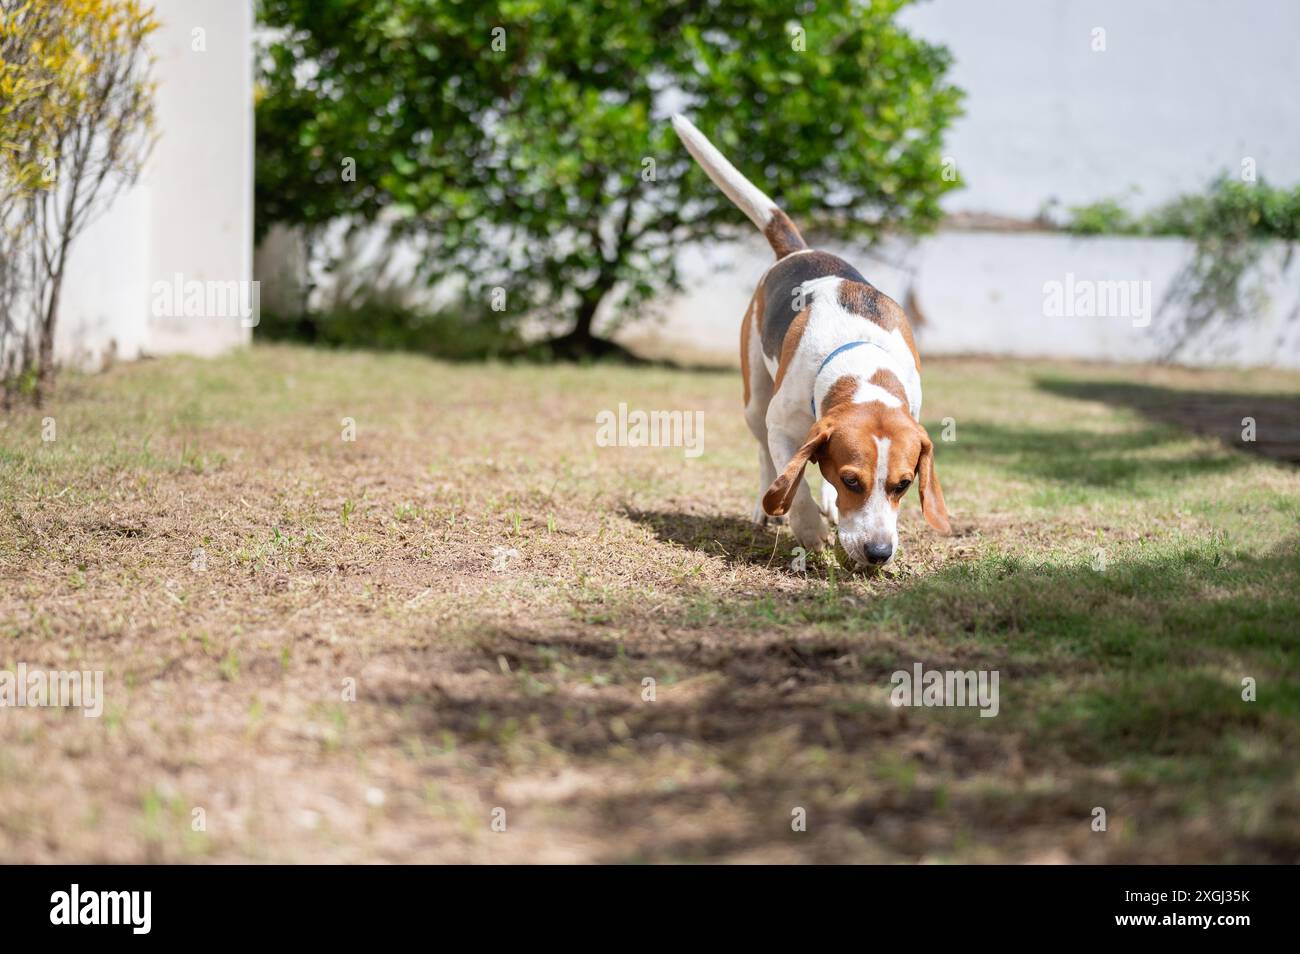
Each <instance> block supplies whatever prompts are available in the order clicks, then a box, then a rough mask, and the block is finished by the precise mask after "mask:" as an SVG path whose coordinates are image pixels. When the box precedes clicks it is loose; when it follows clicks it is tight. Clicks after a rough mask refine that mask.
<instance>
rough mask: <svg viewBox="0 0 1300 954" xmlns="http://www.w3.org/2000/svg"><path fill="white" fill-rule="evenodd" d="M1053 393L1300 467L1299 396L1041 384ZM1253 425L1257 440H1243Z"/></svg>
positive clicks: (1147, 386) (1120, 384)
mask: <svg viewBox="0 0 1300 954" xmlns="http://www.w3.org/2000/svg"><path fill="white" fill-rule="evenodd" d="M1035 383H1036V384H1037V386H1038V387H1039V388H1040V389H1041V390H1044V391H1047V392H1048V393H1050V394H1055V395H1059V396H1061V397H1069V398H1077V399H1079V400H1082V401H1100V402H1103V403H1105V404H1111V405H1114V406H1118V407H1126V408H1130V409H1132V410H1135V411H1137V412H1138V413H1140V414H1142V415H1144V416H1145V417H1147V418H1150V419H1151V420H1153V421H1159V422H1161V423H1162V424H1173V425H1177V426H1179V427H1185V428H1188V429H1189V430H1192V431H1195V432H1196V433H1198V434H1206V435H1209V436H1211V437H1216V438H1218V439H1219V440H1220V441H1222V442H1223V443H1224V444H1225V445H1227V446H1228V447H1231V448H1234V449H1235V450H1244V451H1249V452H1251V453H1254V454H1259V455H1261V456H1263V457H1267V458H1269V459H1271V460H1277V461H1284V462H1286V463H1289V464H1300V395H1295V394H1250V393H1237V392H1228V391H1188V390H1180V389H1177V388H1165V387H1158V386H1155V385H1150V384H1134V383H1131V382H1127V381H1073V380H1060V379H1055V378H1050V379H1039V380H1038V381H1037V382H1035ZM1246 418H1251V419H1253V420H1254V421H1255V440H1253V441H1248V440H1243V439H1242V434H1243V431H1244V429H1245V426H1246V425H1244V424H1243V419H1246Z"/></svg>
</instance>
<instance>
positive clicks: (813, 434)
mask: <svg viewBox="0 0 1300 954" xmlns="http://www.w3.org/2000/svg"><path fill="white" fill-rule="evenodd" d="M830 436H831V428H830V426H829V425H826V424H822V423H820V422H819V423H816V424H814V425H813V426H812V430H810V431H809V432H808V437H807V438H805V439H804V442H803V446H802V447H800V448H799V449H798V450H797V451H795V452H794V456H793V457H791V458H790V463H788V464H786V465H785V470H783V471H781V473H780V474H778V475H777V478H776V480H774V481H772V486H771V487H768V488H767V493H765V494H763V511H764V513H766V514H767V515H768V516H769V517H779V516H781V515H782V514H784V513H785V512H786V511H787V510H789V509H790V504H792V503H793V502H794V494H795V491H796V490H798V489H799V481H801V480H803V469H804V467H805V466H806V465H807V464H808V461H809V460H810V459H811V458H813V457H815V456H816V455H817V453H818V452H819V451H820V450H821V449H822V448H823V447H824V446H826V441H827V440H829V439H830Z"/></svg>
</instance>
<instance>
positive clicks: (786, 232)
mask: <svg viewBox="0 0 1300 954" xmlns="http://www.w3.org/2000/svg"><path fill="white" fill-rule="evenodd" d="M673 129H675V130H677V135H678V136H679V137H680V138H681V140H682V143H683V144H684V145H685V146H686V151H687V152H689V153H690V154H691V155H692V156H694V157H695V161H696V162H698V163H699V164H700V168H702V169H703V170H704V171H705V172H706V173H708V175H709V178H710V179H712V180H713V183H714V185H716V186H717V187H718V188H719V189H721V190H722V193H723V195H725V196H726V197H727V198H728V199H730V200H731V201H732V202H734V203H736V206H737V207H738V208H739V209H740V211H742V212H744V213H745V214H746V215H747V216H749V220H750V221H751V222H753V223H754V224H755V225H757V226H758V228H759V231H761V232H762V233H763V234H764V235H765V236H767V241H768V243H769V244H770V245H771V246H772V251H774V252H776V257H777V258H785V257H786V256H787V255H789V254H790V253H791V252H797V251H799V250H800V249H805V248H807V247H808V243H807V242H805V241H804V240H803V236H802V235H800V234H799V230H798V229H797V228H795V227H794V223H793V222H791V221H790V217H789V216H788V215H786V214H785V213H784V212H782V211H781V210H780V209H778V208H777V207H776V203H775V202H773V201H772V200H771V199H769V198H768V197H767V196H766V195H764V194H763V192H762V190H760V189H759V188H758V186H756V185H754V183H752V182H750V181H749V180H748V179H746V178H745V177H744V176H742V175H741V174H740V172H739V171H738V170H737V169H736V167H735V166H733V165H732V164H731V163H730V162H728V161H727V157H726V156H724V155H723V154H722V153H720V152H718V149H717V147H716V146H714V145H713V143H711V142H709V140H708V139H706V138H705V136H704V133H702V132H700V131H699V130H698V129H696V128H695V126H694V125H693V124H692V123H691V121H690V120H689V119H687V118H686V117H685V116H683V115H681V114H680V113H678V114H677V115H675V116H673Z"/></svg>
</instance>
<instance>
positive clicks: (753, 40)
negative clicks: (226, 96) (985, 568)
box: [257, 0, 960, 337]
mask: <svg viewBox="0 0 1300 954" xmlns="http://www.w3.org/2000/svg"><path fill="white" fill-rule="evenodd" d="M906 2H907V0H887V2H874V3H863V2H861V0H819V2H815V3H814V2H802V3H794V4H791V3H788V2H776V0H726V2H712V3H699V4H696V3H683V2H680V0H645V2H639V3H609V2H601V0H483V2H480V0H473V2H434V0H262V2H261V17H262V20H263V22H264V24H265V25H266V26H268V27H270V28H271V30H270V32H269V34H268V35H269V36H270V39H269V41H268V42H266V43H265V45H264V48H263V50H262V52H261V56H260V64H261V69H260V82H259V96H258V107H257V123H258V157H257V210H258V226H259V229H261V230H265V229H266V228H267V226H268V225H270V224H271V223H275V222H281V223H289V224H294V225H302V226H306V227H308V228H312V227H318V226H321V225H323V224H324V223H327V222H330V221H332V220H334V219H337V218H338V217H340V216H344V217H353V218H355V219H358V220H361V221H373V220H375V219H382V220H384V221H386V222H388V223H390V224H391V225H392V226H393V228H394V229H395V230H396V231H397V233H398V234H414V235H418V236H419V237H420V238H421V240H422V247H423V248H424V250H425V256H424V270H425V274H426V275H427V276H428V277H429V278H430V280H437V279H440V278H443V277H446V276H449V275H457V276H459V277H460V278H461V279H462V280H463V281H464V282H465V283H466V286H467V290H468V293H469V295H470V296H471V297H477V298H478V300H484V299H485V298H486V296H487V294H488V290H489V289H492V288H494V287H499V288H503V289H505V290H506V293H507V295H508V301H509V307H510V310H511V312H512V313H517V314H523V313H527V314H530V315H533V316H543V317H550V318H557V319H569V320H570V321H574V322H575V324H576V333H577V336H578V337H583V336H585V335H587V334H589V332H590V329H591V321H592V317H593V316H594V314H595V311H596V308H597V306H598V305H599V304H600V303H601V302H602V301H603V300H605V299H606V298H607V296H610V295H611V293H613V294H614V297H615V298H616V300H617V303H618V308H617V311H618V312H619V314H620V315H621V316H625V317H627V316H633V315H635V314H637V312H638V310H639V309H640V307H641V306H642V305H643V304H644V303H645V302H646V301H647V300H648V299H649V298H650V297H651V296H652V295H653V294H655V293H656V292H658V291H660V290H662V288H664V287H665V286H675V285H676V282H677V271H676V265H675V258H674V252H675V251H676V250H677V249H678V247H679V246H680V245H681V244H682V243H683V242H687V241H690V240H692V239H698V238H701V237H704V236H713V235H716V234H717V233H718V232H719V231H720V230H723V229H726V228H729V227H732V226H736V225H737V224H738V223H740V222H741V221H742V218H741V216H740V213H738V212H737V211H736V210H735V209H734V208H733V207H731V205H730V204H729V203H728V202H727V200H726V199H725V198H723V197H722V196H721V195H720V194H719V193H718V192H717V190H716V189H715V188H714V187H713V186H712V185H711V184H710V183H709V182H708V181H707V179H706V178H705V177H704V175H703V173H702V172H700V171H699V170H698V169H696V168H695V167H694V166H693V165H692V163H691V161H690V159H689V157H688V156H687V154H686V152H685V150H684V149H682V148H681V146H680V144H679V143H678V142H677V141H676V139H675V137H674V136H673V133H672V131H671V127H670V126H669V124H668V123H667V122H666V119H667V116H668V114H669V113H670V112H672V111H674V110H678V109H680V110H682V111H685V112H687V113H688V114H689V115H690V116H691V117H692V119H693V120H694V121H695V122H696V123H697V125H699V126H700V127H701V128H702V129H703V130H704V131H705V132H706V133H707V134H708V135H709V136H710V137H711V138H712V139H713V140H714V141H715V142H716V143H717V145H718V146H719V148H721V149H722V150H723V151H724V152H725V153H727V154H728V155H729V156H731V157H732V158H733V159H734V161H735V162H736V164H737V165H738V166H739V168H740V169H741V170H742V171H744V172H745V173H746V174H748V175H750V176H751V177H752V178H753V179H754V180H755V182H757V183H759V184H760V186H761V187H762V188H764V189H765V190H766V191H768V192H769V194H771V195H773V196H774V197H775V198H777V200H778V201H779V202H780V203H781V204H782V206H783V207H784V208H785V209H786V210H787V211H788V212H789V213H790V214H791V215H793V216H794V217H795V218H796V219H797V220H798V221H800V222H801V224H804V225H809V224H812V225H814V226H816V227H817V228H820V229H823V230H824V231H826V232H828V233H832V234H834V235H836V236H839V237H855V238H864V239H873V238H876V237H878V236H879V235H881V234H882V232H884V231H886V230H902V231H923V230H925V229H927V228H929V227H931V226H932V225H933V224H934V223H935V222H936V221H937V219H938V218H939V215H940V211H939V198H940V197H941V196H942V195H943V193H944V192H945V191H947V190H948V189H950V188H953V187H954V186H955V185H956V182H955V181H953V176H951V175H948V176H945V175H944V174H943V167H942V160H941V156H940V148H941V139H942V135H943V132H944V130H945V128H946V127H947V126H948V124H949V123H950V121H951V120H952V119H953V118H954V117H955V116H956V115H957V113H958V109H959V99H960V94H959V92H958V91H957V90H956V89H955V88H954V87H953V86H952V85H950V84H949V83H948V82H947V81H946V80H945V72H946V70H947V68H948V65H949V56H948V53H947V51H946V50H944V49H943V48H941V47H937V46H934V45H931V44H927V43H925V42H922V41H920V40H918V39H916V38H914V37H912V36H910V35H909V34H908V33H906V32H905V31H904V30H902V29H901V28H900V27H899V26H898V25H897V24H896V22H895V17H896V13H897V11H898V9H899V8H901V7H902V6H904V5H905V3H906ZM348 160H351V161H352V162H354V163H355V181H350V180H349V178H348V177H347V176H345V175H343V170H344V168H345V162H346V161H348Z"/></svg>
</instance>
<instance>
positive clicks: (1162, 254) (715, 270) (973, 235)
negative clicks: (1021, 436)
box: [624, 231, 1300, 368]
mask: <svg viewBox="0 0 1300 954" xmlns="http://www.w3.org/2000/svg"><path fill="white" fill-rule="evenodd" d="M829 250H830V251H833V252H835V253H837V254H839V255H842V256H843V257H844V258H846V259H847V260H849V261H850V262H852V263H853V264H854V265H856V266H857V268H858V269H859V270H860V271H861V272H862V273H863V274H864V275H865V276H866V278H867V279H868V281H870V282H871V283H872V284H873V285H875V286H876V287H877V288H879V289H880V290H881V291H883V292H885V293H886V294H888V295H890V296H891V297H893V298H894V299H895V300H897V301H899V302H903V301H905V300H906V298H907V296H908V293H909V290H910V292H911V293H912V295H913V296H914V298H915V302H916V303H917V304H918V305H919V310H920V312H921V313H922V315H923V316H924V323H923V324H920V325H919V326H918V328H917V345H918V347H919V348H920V349H921V352H922V356H925V355H954V354H994V355H1014V356H1020V357H1059V358H1080V359H1085V360H1097V361H1123V362H1137V361H1152V360H1157V359H1159V358H1161V357H1162V355H1163V353H1164V350H1165V341H1166V340H1167V332H1168V331H1169V330H1170V323H1171V322H1173V321H1175V318H1176V315H1175V314H1174V313H1173V312H1172V311H1163V310H1161V307H1160V306H1161V303H1162V302H1163V300H1164V298H1165V296H1166V294H1167V293H1168V292H1169V290H1170V288H1171V287H1172V286H1173V285H1174V283H1175V280H1176V278H1177V276H1178V274H1179V272H1180V270H1181V269H1182V268H1183V266H1184V265H1185V264H1186V263H1187V262H1188V261H1189V260H1190V259H1191V256H1192V252H1193V246H1192V243H1191V242H1189V241H1185V240H1182V239H1164V238H1158V239H1149V238H1082V237H1076V236H1070V235H1062V234H1058V233H1048V232H1006V233H999V232H966V231H942V232H940V233H939V234H937V235H935V236H932V237H930V238H928V239H926V240H924V241H923V242H921V243H919V244H918V245H917V246H915V247H914V248H911V249H907V250H904V249H898V248H895V249H889V250H887V251H886V252H885V253H884V254H885V255H886V256H887V260H886V259H885V258H881V257H879V256H873V255H872V254H870V253H868V252H867V251H866V250H865V249H861V248H856V249H855V248H848V247H845V246H842V245H831V246H829ZM1284 258H1285V255H1284V250H1283V249H1282V248H1281V247H1280V246H1276V245H1275V246H1272V247H1270V248H1268V249H1266V250H1265V252H1264V254H1263V255H1262V259H1263V262H1264V265H1263V267H1262V268H1261V269H1260V271H1259V272H1258V273H1257V275H1258V279H1259V280H1260V281H1261V283H1262V288H1261V289H1260V290H1261V291H1263V292H1264V295H1265V299H1266V301H1265V304H1264V307H1262V308H1260V309H1259V310H1258V311H1257V312H1256V313H1254V314H1252V316H1251V317H1250V319H1249V320H1248V321H1247V322H1245V323H1244V324H1240V325H1230V324H1226V323H1224V322H1222V321H1220V322H1218V323H1217V324H1216V325H1214V326H1213V327H1211V328H1210V329H1207V330H1208V332H1209V333H1208V334H1206V335H1204V336H1202V337H1199V338H1197V339H1194V342H1193V344H1194V346H1193V347H1191V348H1189V349H1188V350H1187V351H1186V352H1184V353H1180V354H1179V355H1178V356H1177V360H1178V361H1179V362H1180V363H1184V364H1191V365H1206V366H1218V365H1234V366H1235V365H1240V366H1273V367H1285V368H1300V256H1296V257H1295V260H1294V261H1292V262H1291V263H1290V265H1289V267H1288V268H1286V270H1285V271H1283V265H1284ZM771 263H772V252H771V250H770V249H769V248H768V247H767V243H766V242H765V241H763V239H762V238H759V237H755V238H753V239H752V240H749V241H743V242H724V243H718V244H716V245H713V246H710V247H708V248H707V249H704V250H702V251H701V253H697V254H691V255H683V257H682V268H683V272H684V278H685V284H686V287H687V291H686V293H685V294H683V295H681V296H679V297H678V298H676V299H675V300H673V301H672V302H671V303H670V304H669V305H668V306H667V308H666V309H665V315H664V319H663V320H662V321H660V322H658V323H655V324H650V325H648V326H646V325H637V326H633V327H632V328H630V329H629V330H628V332H627V334H626V335H624V338H625V340H627V341H628V342H629V343H632V344H634V345H635V344H638V343H640V344H643V345H645V344H649V345H651V346H652V347H653V348H654V349H655V350H662V351H665V352H672V351H674V350H679V349H685V350H687V351H689V352H690V353H691V354H693V355H695V356H696V357H701V358H716V359H721V360H725V361H728V362H730V363H733V364H734V363H738V361H739V356H738V351H737V349H738V344H737V342H738V336H739V329H740V319H741V316H742V315H743V314H744V312H745V308H746V307H747V306H748V304H749V296H750V294H751V293H752V291H753V288H754V284H755V282H756V281H757V280H758V278H759V277H760V276H761V275H762V274H763V272H764V271H765V270H766V269H767V268H768V266H770V265H771ZM1069 275H1072V276H1073V281H1074V282H1075V285H1076V286H1077V285H1079V284H1080V283H1081V282H1083V281H1089V282H1103V281H1110V282H1129V283H1138V285H1137V286H1136V290H1138V291H1139V292H1142V291H1145V292H1146V293H1148V294H1149V299H1148V301H1149V306H1150V308H1149V311H1148V312H1147V313H1146V314H1140V313H1139V312H1138V310H1137V309H1136V307H1134V308H1132V309H1131V313H1129V314H1125V315H1120V316H1112V317H1100V316H1099V317H1088V316H1078V317H1069V316H1055V315H1053V314H1052V313H1051V312H1050V310H1049V309H1048V307H1047V295H1046V294H1045V291H1044V288H1045V286H1047V284H1048V283H1049V282H1059V283H1061V285H1062V286H1064V285H1065V283H1066V282H1067V276H1069ZM1143 283H1146V285H1145V287H1143ZM1130 287H1133V286H1130ZM1133 301H1134V303H1135V304H1136V302H1137V299H1136V298H1135V299H1134V300H1133Z"/></svg>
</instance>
